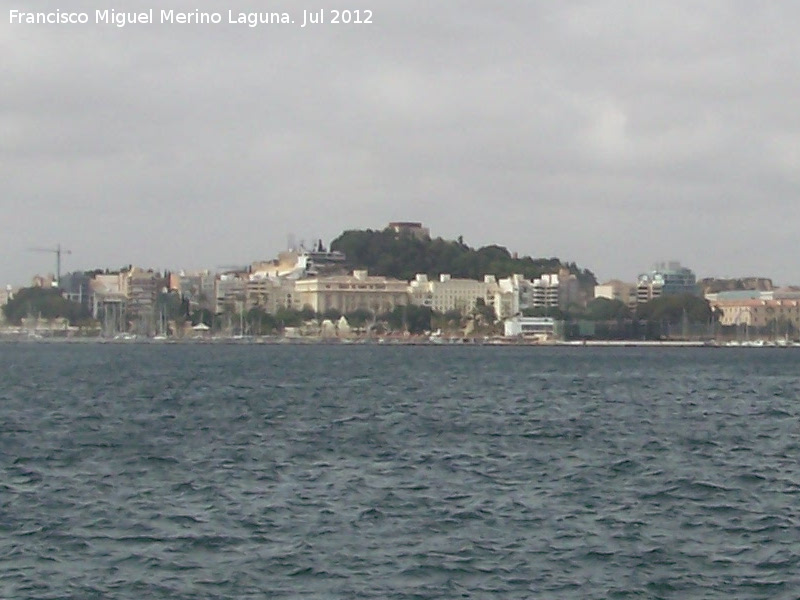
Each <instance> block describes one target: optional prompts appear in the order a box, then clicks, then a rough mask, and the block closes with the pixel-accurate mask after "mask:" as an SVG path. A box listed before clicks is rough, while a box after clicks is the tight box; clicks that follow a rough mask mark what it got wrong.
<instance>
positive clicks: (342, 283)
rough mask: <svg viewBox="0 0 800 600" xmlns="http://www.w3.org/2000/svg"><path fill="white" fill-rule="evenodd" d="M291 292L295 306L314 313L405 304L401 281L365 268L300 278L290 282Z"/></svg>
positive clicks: (380, 310)
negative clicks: (373, 272)
mask: <svg viewBox="0 0 800 600" xmlns="http://www.w3.org/2000/svg"><path fill="white" fill-rule="evenodd" d="M294 293H295V296H294V298H293V301H294V306H295V308H301V309H302V308H304V307H306V306H308V307H310V308H311V309H312V310H314V311H315V312H317V313H325V312H327V311H329V310H336V311H339V312H340V313H342V314H347V313H349V312H353V311H355V310H369V311H371V312H372V313H374V314H381V313H385V312H390V311H392V310H394V308H395V307H397V306H405V305H406V304H408V284H407V283H406V282H405V281H401V280H399V279H390V278H387V277H376V276H372V275H369V274H368V273H367V272H366V271H354V272H353V274H352V275H339V276H332V277H318V278H313V279H300V280H297V281H295V282H294Z"/></svg>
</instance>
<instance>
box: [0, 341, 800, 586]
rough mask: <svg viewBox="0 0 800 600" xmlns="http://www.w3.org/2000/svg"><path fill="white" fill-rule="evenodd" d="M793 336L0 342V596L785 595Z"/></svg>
mask: <svg viewBox="0 0 800 600" xmlns="http://www.w3.org/2000/svg"><path fill="white" fill-rule="evenodd" d="M798 364H800V350H795V349H761V348H759V349H687V348H683V349H680V348H661V349H658V348H643V349H636V348H533V347H519V348H518V347H399V346H398V347H394V346H391V347H388V346H387V347H383V346H357V345H346V346H299V345H297V346H296V345H288V346H284V345H274V346H261V345H253V346H241V345H239V346H237V345H228V346H217V345H102V344H96V345H94V344H93V345H74V344H3V345H0V598H75V599H79V598H80V599H86V598H103V599H105V598H119V599H140V598H170V599H173V598H187V599H188V598H192V599H194V598H231V599H233V598H236V599H241V598H319V599H322V598H326V599H328V598H397V599H400V598H409V599H410V598H420V599H421V598H509V599H512V598H513V599H518V598H575V599H586V598H676V599H677V598H680V599H687V598H770V599H775V598H787V599H788V598H797V597H798V595H800V466H799V465H798V459H800V404H799V402H800V380H798V377H797V373H798Z"/></svg>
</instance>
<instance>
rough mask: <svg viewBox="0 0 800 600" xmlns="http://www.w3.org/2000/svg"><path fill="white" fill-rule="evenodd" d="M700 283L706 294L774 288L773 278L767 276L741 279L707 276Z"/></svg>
mask: <svg viewBox="0 0 800 600" xmlns="http://www.w3.org/2000/svg"><path fill="white" fill-rule="evenodd" d="M699 285H700V289H702V290H703V293H704V294H714V293H716V292H729V291H735V290H759V291H769V290H771V289H772V279H767V278H765V277H741V278H739V279H715V278H714V277H707V278H706V279H701V280H700V282H699Z"/></svg>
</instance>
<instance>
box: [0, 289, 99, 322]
mask: <svg viewBox="0 0 800 600" xmlns="http://www.w3.org/2000/svg"><path fill="white" fill-rule="evenodd" d="M3 314H4V315H5V317H6V319H7V320H8V322H9V323H11V324H13V325H19V324H20V323H22V319H25V318H28V317H32V318H40V319H62V318H63V319H67V320H68V321H69V323H70V324H71V325H76V324H78V323H81V322H83V321H86V320H88V319H90V318H91V315H90V314H89V312H88V311H87V310H86V309H84V308H83V307H82V306H81V305H80V304H78V303H77V302H72V301H70V300H67V299H66V298H64V297H63V296H62V295H61V291H60V290H57V289H55V288H40V287H29V288H22V289H21V290H19V291H18V292H17V293H16V294H14V297H13V298H12V299H11V300H9V301H8V303H7V304H6V305H5V306H3Z"/></svg>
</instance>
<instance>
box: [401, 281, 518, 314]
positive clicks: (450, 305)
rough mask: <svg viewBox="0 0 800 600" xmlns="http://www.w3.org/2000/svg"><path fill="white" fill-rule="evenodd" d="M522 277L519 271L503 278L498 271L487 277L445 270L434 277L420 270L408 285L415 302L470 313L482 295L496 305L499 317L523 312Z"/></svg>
mask: <svg viewBox="0 0 800 600" xmlns="http://www.w3.org/2000/svg"><path fill="white" fill-rule="evenodd" d="M519 278H521V276H519V275H515V276H513V277H509V278H507V279H502V280H500V281H498V280H497V278H496V277H495V276H494V275H486V276H484V278H483V280H482V281H481V280H478V279H454V278H452V277H451V276H450V275H448V274H446V273H443V274H441V275H439V279H438V280H431V279H429V278H428V276H427V275H425V274H424V273H419V274H417V276H416V277H415V278H414V280H413V281H411V283H409V285H408V293H409V295H410V297H411V302H412V303H413V304H417V305H419V306H427V307H429V308H431V309H432V310H434V311H436V312H439V313H445V312H448V311H453V310H455V311H458V312H460V313H461V314H462V315H467V314H469V313H471V312H472V311H474V310H475V308H476V306H477V305H478V299H482V300H483V301H484V303H485V304H486V306H490V307H492V308H493V309H494V312H495V316H496V317H497V318H498V319H503V318H505V317H508V316H511V315H514V314H516V313H518V312H519Z"/></svg>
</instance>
